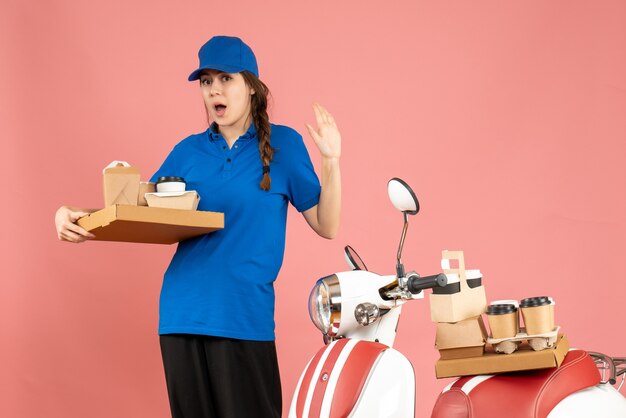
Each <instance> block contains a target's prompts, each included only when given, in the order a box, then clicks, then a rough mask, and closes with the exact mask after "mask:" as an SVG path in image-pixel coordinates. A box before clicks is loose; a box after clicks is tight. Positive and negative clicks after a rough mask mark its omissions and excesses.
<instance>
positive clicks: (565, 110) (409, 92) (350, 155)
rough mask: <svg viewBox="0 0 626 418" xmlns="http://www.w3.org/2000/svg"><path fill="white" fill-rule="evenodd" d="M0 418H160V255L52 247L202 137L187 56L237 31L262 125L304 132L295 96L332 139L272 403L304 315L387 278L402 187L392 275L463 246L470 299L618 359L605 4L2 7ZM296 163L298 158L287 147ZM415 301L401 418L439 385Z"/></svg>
mask: <svg viewBox="0 0 626 418" xmlns="http://www.w3.org/2000/svg"><path fill="white" fill-rule="evenodd" d="M0 8H1V13H0V46H1V48H0V54H1V55H0V127H1V128H0V129H1V133H0V134H1V138H2V152H1V153H0V155H1V157H0V158H1V159H2V160H1V161H0V162H1V163H2V165H1V166H2V171H3V183H4V187H3V189H4V190H3V191H2V192H3V193H2V196H3V197H2V202H3V203H2V215H3V217H2V219H4V222H3V228H2V257H3V261H2V263H1V265H2V274H1V279H0V326H1V330H2V333H1V335H2V336H1V338H2V340H1V341H2V343H1V344H0V359H1V361H2V373H0V376H1V377H0V382H1V386H0V416H2V417H19V418H40V417H46V418H56V417H63V418H69V417H90V418H99V417H103V418H104V417H107V418H109V417H152V418H159V417H167V416H169V415H168V414H169V410H168V403H167V398H166V390H165V384H164V378H163V373H162V366H161V359H160V352H159V347H158V337H157V334H156V329H157V308H158V306H157V304H158V295H159V290H160V285H161V277H162V274H163V272H164V270H165V268H166V266H167V263H168V261H169V258H170V257H171V255H172V253H173V251H174V247H173V246H171V247H165V246H151V245H131V244H120V243H99V242H90V243H86V244H83V245H71V244H67V243H61V242H59V241H58V240H57V238H56V235H55V231H54V225H53V215H54V212H55V210H56V209H57V208H58V207H59V206H60V205H62V204H70V205H78V206H86V207H99V206H101V205H102V195H101V171H100V170H101V168H102V167H104V166H105V165H106V164H108V163H109V162H110V161H111V160H114V159H124V160H127V161H130V162H132V163H133V164H134V165H136V166H138V167H140V169H141V171H142V177H143V178H144V179H146V178H148V177H149V176H150V175H151V173H152V172H153V171H154V170H155V169H156V168H157V167H158V165H159V164H160V163H161V161H162V160H163V158H164V157H165V155H166V154H167V152H169V150H170V149H171V148H172V146H173V145H174V144H175V143H176V142H177V141H179V140H180V139H182V138H183V137H185V136H187V135H189V134H191V133H194V132H199V131H202V130H204V129H205V128H206V122H205V116H204V113H203V112H204V110H203V106H202V103H201V99H200V95H199V92H198V88H197V85H196V84H191V83H188V82H187V81H186V77H187V75H188V73H189V72H190V71H192V70H193V69H195V66H196V64H197V61H196V59H197V58H196V53H197V50H198V48H199V47H200V46H201V45H202V43H203V42H204V41H205V40H206V39H208V38H209V37H210V36H212V35H215V34H230V35H238V36H241V37H243V38H244V39H245V40H246V41H247V42H248V43H249V44H250V45H251V46H252V47H253V49H254V50H255V51H256V54H257V56H258V59H259V65H260V69H261V77H262V79H263V80H264V81H265V82H266V83H267V84H268V85H269V86H270V88H271V90H272V93H273V97H274V100H273V107H272V111H271V117H272V120H273V121H275V122H277V123H282V124H286V125H290V126H293V127H295V128H296V129H298V130H299V131H300V132H302V133H304V132H305V131H304V123H305V122H307V121H308V122H311V121H313V113H312V110H311V103H312V102H313V101H319V102H321V103H322V104H324V105H326V106H327V107H328V108H329V109H330V111H331V112H332V113H333V114H334V116H335V117H336V119H337V121H338V123H339V124H340V127H341V130H342V134H343V139H344V144H343V152H344V155H343V158H342V170H343V187H344V206H343V216H342V228H341V232H340V234H339V236H338V238H337V239H336V240H334V241H326V240H323V239H321V238H318V237H317V236H315V234H314V233H313V232H312V231H311V230H310V229H309V228H308V226H307V225H306V223H305V222H304V220H303V219H302V217H301V216H300V215H299V214H298V213H297V212H295V211H293V210H292V211H291V212H290V218H289V228H288V237H287V251H286V255H285V263H284V266H283V269H282V271H281V275H280V278H279V280H278V283H277V315H276V317H277V323H278V326H277V344H278V348H279V358H280V365H281V373H282V378H283V389H284V403H285V410H286V409H287V407H288V405H289V401H290V398H291V394H292V392H293V389H294V387H295V385H296V382H297V379H298V376H299V373H300V371H301V369H302V368H303V367H304V365H305V364H306V362H307V361H308V359H309V358H310V357H311V356H312V355H313V354H314V352H315V351H316V350H317V348H318V347H319V346H320V344H321V337H320V335H319V333H318V332H317V331H316V329H315V328H314V327H313V326H312V325H311V323H310V321H309V318H308V314H307V308H306V300H307V296H308V293H309V289H310V288H311V286H312V285H313V283H314V282H315V280H316V279H317V278H319V277H321V276H323V275H326V274H329V273H332V272H335V271H340V270H345V269H346V267H345V266H344V264H343V258H342V253H341V249H342V247H343V246H344V245H345V244H347V243H349V244H351V245H352V246H353V247H355V248H356V249H357V250H358V251H359V252H360V253H361V255H362V257H363V258H364V259H365V261H366V263H367V264H368V265H369V266H370V267H371V269H373V270H374V271H377V272H380V273H391V272H393V268H394V257H395V251H396V246H397V243H398V238H399V236H400V231H401V221H402V217H401V215H400V214H399V213H396V212H395V210H394V209H393V208H392V206H391V204H390V203H389V202H388V200H387V195H386V182H387V180H388V179H389V178H391V177H394V176H398V177H401V178H403V179H405V180H406V181H407V182H408V183H409V184H411V185H412V186H413V188H414V190H415V191H416V193H417V195H418V196H419V198H420V200H421V203H422V212H421V213H420V214H419V215H417V216H416V217H413V218H411V226H410V228H409V235H408V239H407V243H406V247H405V253H404V260H405V263H406V265H407V268H410V269H415V270H417V271H419V272H421V273H422V274H432V273H435V272H437V271H438V262H439V256H440V251H441V250H442V249H463V250H465V254H466V259H467V262H468V267H472V268H480V269H481V270H482V271H483V273H484V283H485V285H486V286H487V296H488V299H491V300H493V299H501V298H523V297H527V296H538V295H550V296H552V297H554V298H555V299H556V301H557V306H558V307H557V322H558V323H559V324H560V325H561V326H562V327H563V329H564V330H565V332H567V333H568V334H569V338H570V341H571V342H572V344H573V345H574V346H577V347H582V348H588V349H593V350H595V351H601V352H606V353H608V354H612V355H622V356H623V355H626V336H625V335H624V333H623V322H624V318H623V304H624V294H625V292H626V280H625V279H626V276H625V272H624V270H625V266H624V261H625V256H624V254H625V253H626V244H625V240H624V236H625V235H626V221H625V219H624V215H625V214H626V196H625V190H626V168H625V167H626V165H625V164H624V157H625V155H626V141H625V137H626V117H625V116H626V77H625V74H626V3H624V2H622V1H594V2H590V1H587V2H585V1H551V2H546V1H525V2H502V1H483V0H480V1H458V2H450V1H432V2H428V1H415V0H411V1H401V2H398V1H396V2H386V3H380V2H367V1H318V2H296V1H282V2H277V1H265V2H258V1H248V0H246V1H238V2H207V1H203V2H200V1H188V2H183V3H175V2H171V1H130V2H129V1H120V0H111V1H108V2H97V3H96V2H85V1H78V0H67V1H60V0H58V1H39V2H22V1H18V0H2V3H1V5H0ZM306 141H307V144H308V147H309V150H310V152H311V154H312V158H313V160H314V163H315V164H316V166H318V167H319V156H318V154H317V150H316V149H315V147H314V144H313V142H312V141H311V140H310V139H309V138H306ZM434 332H435V328H434V325H433V324H432V323H431V322H430V319H429V308H428V302H427V300H424V301H418V302H416V303H413V304H411V305H408V306H407V307H406V308H405V310H404V312H403V316H402V321H401V323H400V327H399V334H398V338H397V344H396V348H397V349H398V350H400V351H402V352H403V353H405V354H406V355H407V356H408V358H409V359H410V360H411V361H412V362H413V365H414V367H415V372H416V374H417V375H418V389H417V402H416V404H417V416H419V417H427V416H429V413H430V408H431V407H432V405H433V403H434V400H435V398H436V395H437V393H438V391H439V390H440V389H441V388H442V387H443V386H445V384H446V381H438V380H436V379H435V376H434V362H435V360H436V359H437V357H438V356H437V352H436V351H435V350H434V349H433V340H434Z"/></svg>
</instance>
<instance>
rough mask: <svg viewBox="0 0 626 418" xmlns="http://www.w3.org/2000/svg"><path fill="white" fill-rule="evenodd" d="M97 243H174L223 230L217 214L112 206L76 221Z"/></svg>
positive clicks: (221, 215)
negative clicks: (91, 234)
mask: <svg viewBox="0 0 626 418" xmlns="http://www.w3.org/2000/svg"><path fill="white" fill-rule="evenodd" d="M78 225H80V226H81V227H82V228H84V229H86V230H87V231H89V232H91V233H93V234H94V235H95V236H96V238H95V240H96V241H122V242H142V243H150V244H173V243H175V242H179V241H182V240H185V239H188V238H193V237H195V236H199V235H204V234H208V233H210V232H213V231H215V230H217V229H222V228H224V214H223V213H219V212H205V211H191V210H181V209H166V208H150V207H146V206H127V205H113V206H109V207H106V208H104V209H101V210H99V211H97V212H94V213H91V214H89V215H88V216H85V217H83V218H81V219H79V220H78Z"/></svg>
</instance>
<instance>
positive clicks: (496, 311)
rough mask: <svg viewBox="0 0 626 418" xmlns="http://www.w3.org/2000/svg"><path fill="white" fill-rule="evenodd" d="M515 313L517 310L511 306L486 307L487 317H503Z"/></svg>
mask: <svg viewBox="0 0 626 418" xmlns="http://www.w3.org/2000/svg"><path fill="white" fill-rule="evenodd" d="M513 312H517V308H516V307H515V305H513V304H509V303H507V304H503V305H489V306H488V307H487V315H504V314H508V313H513Z"/></svg>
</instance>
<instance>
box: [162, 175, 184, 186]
mask: <svg viewBox="0 0 626 418" xmlns="http://www.w3.org/2000/svg"><path fill="white" fill-rule="evenodd" d="M169 182H177V183H185V179H184V178H182V177H175V176H163V177H159V179H158V180H157V184H159V183H169Z"/></svg>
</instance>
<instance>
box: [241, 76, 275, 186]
mask: <svg viewBox="0 0 626 418" xmlns="http://www.w3.org/2000/svg"><path fill="white" fill-rule="evenodd" d="M241 75H242V76H243V79H244V80H245V82H246V84H247V85H248V87H250V88H251V89H253V90H254V94H253V95H252V103H251V110H250V114H251V115H252V123H254V126H255V127H256V131H257V137H258V138H259V155H260V157H261V162H262V163H263V180H261V183H260V186H261V189H263V190H265V191H268V190H269V189H270V186H271V184H272V181H271V178H270V162H271V161H272V158H274V148H272V145H271V144H270V134H271V132H272V128H271V126H270V120H269V116H268V115H267V98H268V96H269V94H270V90H269V89H268V88H267V86H266V85H265V84H264V83H263V82H262V81H261V80H259V78H258V77H257V76H255V75H254V74H252V73H251V72H249V71H242V72H241Z"/></svg>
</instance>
